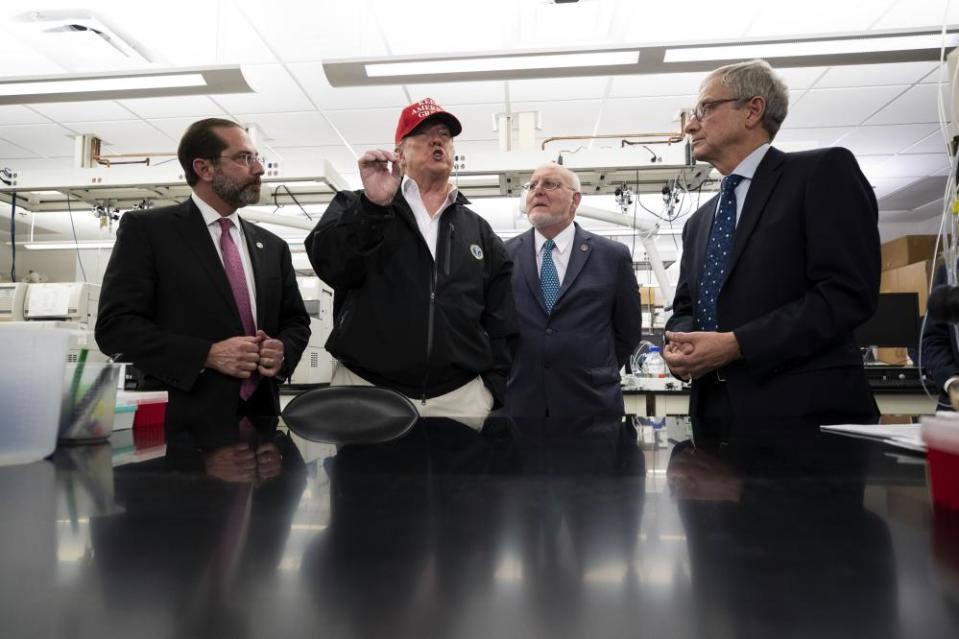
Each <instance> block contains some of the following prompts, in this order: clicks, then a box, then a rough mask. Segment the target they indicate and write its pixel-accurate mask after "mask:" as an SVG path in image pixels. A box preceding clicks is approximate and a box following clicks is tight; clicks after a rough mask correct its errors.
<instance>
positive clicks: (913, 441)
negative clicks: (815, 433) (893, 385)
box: [820, 424, 926, 452]
mask: <svg viewBox="0 0 959 639" xmlns="http://www.w3.org/2000/svg"><path fill="white" fill-rule="evenodd" d="M920 428H921V426H920V425H919V424H835V425H830V426H820V429H821V430H824V431H826V432H831V433H839V434H842V435H852V436H853V437H864V438H866V439H874V440H879V441H882V442H884V443H886V444H889V445H890V446H895V447H897V448H905V449H907V450H912V451H917V452H925V451H926V444H925V442H923V441H922V437H921V436H920V434H919V431H920Z"/></svg>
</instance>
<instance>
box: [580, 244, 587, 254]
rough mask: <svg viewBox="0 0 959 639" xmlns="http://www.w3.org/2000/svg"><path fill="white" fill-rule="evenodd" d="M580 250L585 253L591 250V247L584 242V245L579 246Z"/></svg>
mask: <svg viewBox="0 0 959 639" xmlns="http://www.w3.org/2000/svg"><path fill="white" fill-rule="evenodd" d="M579 250H581V251H582V252H583V253H585V252H586V251H588V250H589V246H587V245H586V243H585V242H584V243H582V244H580V245H579Z"/></svg>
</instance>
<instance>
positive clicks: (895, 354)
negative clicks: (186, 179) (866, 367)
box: [875, 347, 909, 366]
mask: <svg viewBox="0 0 959 639" xmlns="http://www.w3.org/2000/svg"><path fill="white" fill-rule="evenodd" d="M875 352H876V361H877V362H883V363H884V364H890V365H892V366H908V364H909V353H907V352H906V349H905V348H901V347H896V348H877V349H876V351H875Z"/></svg>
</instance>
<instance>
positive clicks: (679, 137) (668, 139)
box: [540, 111, 687, 151]
mask: <svg viewBox="0 0 959 639" xmlns="http://www.w3.org/2000/svg"><path fill="white" fill-rule="evenodd" d="M686 122H687V118H686V112H685V111H683V112H682V113H680V115H679V131H678V132H676V131H673V132H671V133H656V132H653V133H608V134H603V135H556V136H553V137H550V138H546V139H544V140H543V144H542V145H541V146H540V149H542V150H543V151H545V150H546V145H547V144H549V143H550V142H555V141H557V140H599V139H610V138H620V139H624V138H663V139H662V140H659V141H658V142H662V143H665V144H675V143H677V142H682V141H683V140H685V139H686V133H685V131H686Z"/></svg>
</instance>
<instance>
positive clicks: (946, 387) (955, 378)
mask: <svg viewBox="0 0 959 639" xmlns="http://www.w3.org/2000/svg"><path fill="white" fill-rule="evenodd" d="M954 382H959V375H953V376H952V377H950V378H949V379H947V380H946V383H945V384H943V385H942V390H943V391H945V393H946V394H947V395H948V394H949V387H950V386H952V384H953V383H954Z"/></svg>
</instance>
